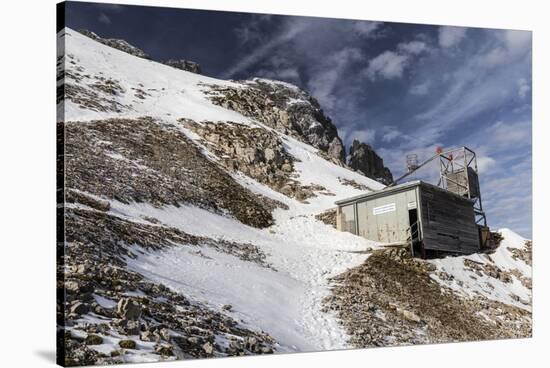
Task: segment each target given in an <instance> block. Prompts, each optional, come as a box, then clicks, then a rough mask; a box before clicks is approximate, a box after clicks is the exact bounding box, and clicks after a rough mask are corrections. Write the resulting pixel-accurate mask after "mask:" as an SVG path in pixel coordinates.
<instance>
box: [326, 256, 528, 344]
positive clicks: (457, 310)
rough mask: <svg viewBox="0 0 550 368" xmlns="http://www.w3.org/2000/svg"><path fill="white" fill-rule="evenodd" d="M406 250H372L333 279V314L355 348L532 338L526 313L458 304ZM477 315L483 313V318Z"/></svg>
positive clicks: (486, 302)
mask: <svg viewBox="0 0 550 368" xmlns="http://www.w3.org/2000/svg"><path fill="white" fill-rule="evenodd" d="M434 271H435V266H434V265H432V264H431V263H429V262H427V261H425V260H419V259H413V258H410V256H409V252H408V251H407V249H399V248H397V249H387V250H376V251H374V252H373V253H372V254H371V255H370V256H369V258H367V260H366V261H365V263H363V264H362V265H360V266H358V267H355V268H352V269H350V270H348V271H346V272H344V273H343V274H341V275H338V276H337V277H335V278H333V280H332V281H333V285H334V288H333V292H332V295H331V296H329V297H328V298H326V299H325V310H326V311H334V312H336V314H337V315H338V318H339V320H340V323H341V324H342V325H343V326H344V327H345V328H346V330H347V332H348V334H349V336H350V340H349V342H350V343H351V344H352V345H353V346H356V347H369V346H396V345H410V344H428V343H429V344H433V343H442V342H456V341H472V340H487V339H503V338H518V337H529V336H531V313H530V312H529V311H526V310H524V309H521V308H518V307H515V306H511V305H508V304H503V303H500V302H497V301H493V300H490V299H487V298H483V297H477V296H476V297H472V298H463V297H460V296H458V295H457V294H455V293H454V292H453V290H451V289H449V288H443V289H442V287H441V285H440V284H438V283H437V282H435V281H434V280H433V279H432V278H431V277H430V274H431V273H432V272H434ZM480 311H483V312H482V314H481V313H480Z"/></svg>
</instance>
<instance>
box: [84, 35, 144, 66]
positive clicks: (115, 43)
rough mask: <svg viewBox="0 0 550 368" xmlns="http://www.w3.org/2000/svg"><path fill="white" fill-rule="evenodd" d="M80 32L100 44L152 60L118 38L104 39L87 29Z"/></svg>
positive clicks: (141, 51)
mask: <svg viewBox="0 0 550 368" xmlns="http://www.w3.org/2000/svg"><path fill="white" fill-rule="evenodd" d="M78 32H80V33H82V34H83V35H85V36H87V37H90V38H91V39H92V40H95V41H97V42H100V43H102V44H104V45H107V46H110V47H112V48H114V49H117V50H120V51H124V52H126V53H128V54H130V55H134V56H137V57H140V58H143V59H151V58H150V57H149V55H147V54H146V53H145V52H144V51H143V50H141V49H139V48H137V47H135V46H133V45H130V44H129V43H128V42H127V41H125V40H121V39H118V38H102V37H100V36H98V35H97V33H94V32H92V31H88V30H87V29H80V30H78Z"/></svg>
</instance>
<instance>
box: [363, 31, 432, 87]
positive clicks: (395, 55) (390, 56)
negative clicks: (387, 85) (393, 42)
mask: <svg viewBox="0 0 550 368" xmlns="http://www.w3.org/2000/svg"><path fill="white" fill-rule="evenodd" d="M428 50H429V46H428V44H426V42H424V41H410V42H402V43H400V44H398V45H397V48H396V49H395V51H389V50H388V51H385V52H383V53H381V54H380V55H378V56H376V57H375V58H374V59H371V61H370V62H369V65H368V67H367V68H366V69H365V70H364V71H363V74H365V75H366V76H367V77H368V78H369V79H371V80H375V79H377V78H378V77H380V78H384V79H396V78H401V77H402V76H403V72H404V71H405V68H406V67H407V66H408V65H409V64H410V62H411V59H412V56H413V55H419V54H421V53H422V52H425V51H428Z"/></svg>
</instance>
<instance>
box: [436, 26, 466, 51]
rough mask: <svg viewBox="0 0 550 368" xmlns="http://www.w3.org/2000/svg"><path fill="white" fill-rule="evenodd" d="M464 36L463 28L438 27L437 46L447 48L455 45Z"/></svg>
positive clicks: (464, 30)
mask: <svg viewBox="0 0 550 368" xmlns="http://www.w3.org/2000/svg"><path fill="white" fill-rule="evenodd" d="M465 35H466V28H464V27H450V26H442V27H439V46H441V47H444V48H447V47H451V46H455V45H457V44H458V43H459V42H460V41H461V40H462V39H463V38H464V36H465Z"/></svg>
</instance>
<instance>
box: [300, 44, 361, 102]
mask: <svg viewBox="0 0 550 368" xmlns="http://www.w3.org/2000/svg"><path fill="white" fill-rule="evenodd" d="M363 58H364V57H363V54H362V53H361V51H360V50H359V49H357V48H353V47H347V48H344V49H342V50H339V51H337V52H335V53H334V54H332V55H330V56H328V57H327V58H326V59H324V60H323V63H322V64H321V68H320V69H319V72H318V73H315V74H313V75H312V76H311V77H310V80H309V83H308V89H309V91H310V92H311V94H312V95H313V96H315V98H317V99H318V100H319V101H320V102H321V104H322V106H323V107H324V108H326V109H328V110H330V109H332V108H333V107H334V106H335V104H336V103H337V102H338V99H341V96H335V95H334V93H333V92H334V88H335V87H336V85H337V84H338V82H339V81H340V78H341V75H342V73H343V72H344V71H345V69H346V68H348V67H349V65H350V64H351V63H353V62H358V61H362V60H363Z"/></svg>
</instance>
